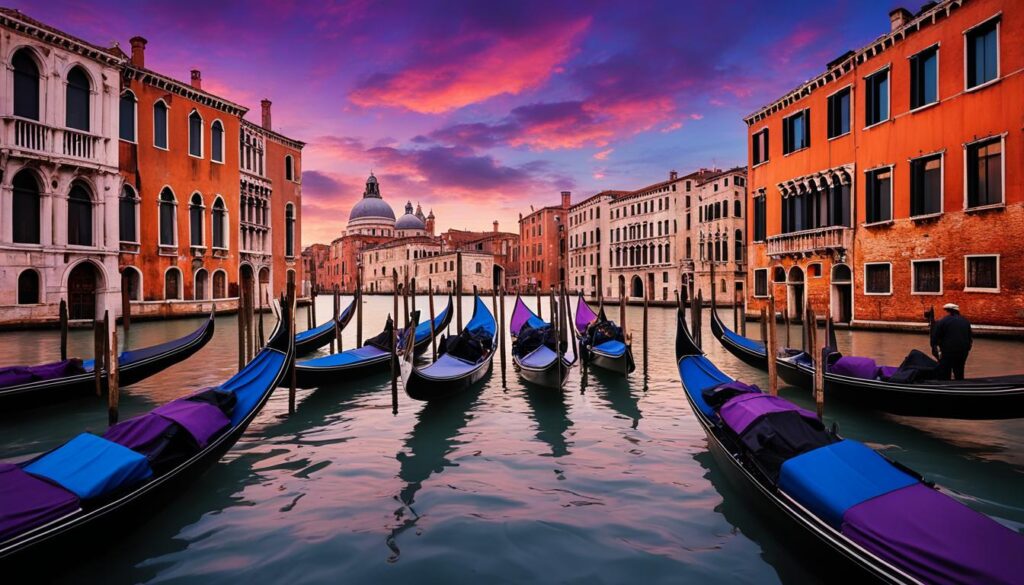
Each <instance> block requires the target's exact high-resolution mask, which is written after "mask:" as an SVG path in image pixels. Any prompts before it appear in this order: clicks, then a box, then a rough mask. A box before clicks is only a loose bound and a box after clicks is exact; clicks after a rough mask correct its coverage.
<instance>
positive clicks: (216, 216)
mask: <svg viewBox="0 0 1024 585" xmlns="http://www.w3.org/2000/svg"><path fill="white" fill-rule="evenodd" d="M226 222H227V214H226V213H225V210H224V200H223V199H221V198H220V197H218V198H217V200H216V201H214V202H213V247H214V248H227V247H228V246H227V243H226V242H225V241H224V233H225V232H226V231H227V225H226Z"/></svg>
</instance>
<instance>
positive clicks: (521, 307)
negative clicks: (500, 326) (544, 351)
mask: <svg viewBox="0 0 1024 585" xmlns="http://www.w3.org/2000/svg"><path fill="white" fill-rule="evenodd" d="M527 323H530V326H531V327H541V326H543V325H545V322H544V321H543V320H541V319H540V318H539V317H537V315H536V314H535V313H534V312H533V311H532V310H530V307H527V306H526V303H524V302H523V299H522V298H521V297H520V298H517V299H516V306H515V308H514V309H512V319H511V320H510V321H509V325H508V331H509V333H511V334H512V335H513V336H518V335H519V331H520V330H521V329H522V328H523V326H524V325H526V324H527Z"/></svg>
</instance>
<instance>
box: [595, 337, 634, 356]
mask: <svg viewBox="0 0 1024 585" xmlns="http://www.w3.org/2000/svg"><path fill="white" fill-rule="evenodd" d="M593 351H594V352H596V353H601V354H604V355H607V356H611V357H619V356H621V355H622V354H624V353H626V344H625V343H622V342H621V341H619V340H617V339H612V340H609V341H606V342H604V343H600V344H598V345H595V346H594V349H593Z"/></svg>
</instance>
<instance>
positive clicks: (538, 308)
mask: <svg viewBox="0 0 1024 585" xmlns="http://www.w3.org/2000/svg"><path fill="white" fill-rule="evenodd" d="M537 318H538V319H543V318H544V315H542V314H541V311H540V285H539V284H538V285H537Z"/></svg>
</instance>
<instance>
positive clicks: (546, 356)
mask: <svg viewBox="0 0 1024 585" xmlns="http://www.w3.org/2000/svg"><path fill="white" fill-rule="evenodd" d="M556 357H557V356H556V354H555V350H553V349H551V348H550V347H548V346H546V345H542V346H540V347H538V348H537V349H535V350H533V351H532V352H530V353H529V354H528V355H527V356H526V357H524V358H522V359H520V360H519V363H521V364H523V365H524V366H527V367H530V368H536V369H540V368H544V367H547V366H549V365H551V364H553V363H554V362H555V358H556Z"/></svg>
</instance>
